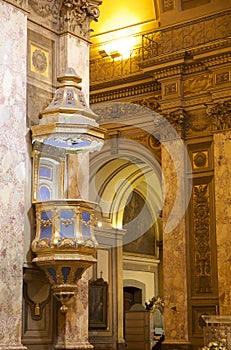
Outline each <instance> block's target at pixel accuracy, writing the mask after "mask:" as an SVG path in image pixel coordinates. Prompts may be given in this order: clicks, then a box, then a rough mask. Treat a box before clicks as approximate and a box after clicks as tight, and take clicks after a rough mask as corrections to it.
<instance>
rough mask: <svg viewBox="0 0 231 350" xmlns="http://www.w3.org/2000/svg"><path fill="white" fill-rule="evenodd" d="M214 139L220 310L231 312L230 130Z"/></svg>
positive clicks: (225, 312)
mask: <svg viewBox="0 0 231 350" xmlns="http://www.w3.org/2000/svg"><path fill="white" fill-rule="evenodd" d="M213 140H214V179H215V210H216V236H217V268H218V292H219V311H220V315H231V282H230V275H231V238H230V222H231V205H230V204H231V185H230V174H231V130H226V131H224V132H219V133H215V134H214V135H213Z"/></svg>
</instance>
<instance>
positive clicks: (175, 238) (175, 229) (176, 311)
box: [162, 139, 188, 344]
mask: <svg viewBox="0 0 231 350" xmlns="http://www.w3.org/2000/svg"><path fill="white" fill-rule="evenodd" d="M184 151H185V149H184V145H183V142H182V140H180V139H178V140H169V141H164V142H163V143H162V174H163V191H164V204H163V213H162V216H163V276H164V277H163V278H164V280H163V293H164V295H163V299H164V303H165V307H164V323H165V343H170V344H174V343H175V344H181V343H182V344H186V343H188V315H187V280H186V240H185V218H184V213H185V209H186V207H185V205H186V199H185V193H186V188H185V185H186V182H185V161H186V160H185V152H184Z"/></svg>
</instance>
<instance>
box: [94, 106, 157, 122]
mask: <svg viewBox="0 0 231 350" xmlns="http://www.w3.org/2000/svg"><path fill="white" fill-rule="evenodd" d="M92 109H93V111H94V112H95V113H96V115H97V116H96V121H97V122H99V123H100V122H104V121H109V120H114V121H115V120H116V119H117V120H120V122H121V121H122V120H129V119H131V118H134V117H136V116H139V118H141V116H145V115H146V116H150V113H152V111H150V110H149V109H148V108H146V107H144V106H139V105H136V104H133V103H126V102H124V103H120V102H113V103H110V104H109V103H108V104H102V105H100V106H97V107H95V108H94V106H93V107H92Z"/></svg>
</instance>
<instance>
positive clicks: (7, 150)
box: [0, 1, 27, 350]
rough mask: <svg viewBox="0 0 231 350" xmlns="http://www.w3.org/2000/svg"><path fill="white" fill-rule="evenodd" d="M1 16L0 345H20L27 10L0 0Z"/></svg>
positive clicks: (6, 349)
mask: <svg viewBox="0 0 231 350" xmlns="http://www.w3.org/2000/svg"><path fill="white" fill-rule="evenodd" d="M15 3H16V1H15ZM21 4H23V5H26V4H25V2H24V1H22V2H21ZM16 5H17V4H16ZM0 16H1V20H2V23H3V25H2V28H1V37H0V81H1V88H0V130H1V138H0V158H1V162H0V183H1V186H0V201H1V210H0V226H1V240H0V266H1V270H0V291H1V297H0V349H1V350H11V349H12V350H13V349H14V350H21V349H26V348H25V347H23V346H22V344H21V328H22V281H23V256H24V215H25V210H24V205H25V203H24V191H25V188H24V187H25V181H26V178H25V176H26V174H25V167H26V164H25V162H26V161H25V159H26V141H25V138H26V55H27V13H26V12H25V11H23V10H22V9H20V8H19V6H18V5H17V6H14V4H13V2H12V4H11V3H9V2H4V1H0Z"/></svg>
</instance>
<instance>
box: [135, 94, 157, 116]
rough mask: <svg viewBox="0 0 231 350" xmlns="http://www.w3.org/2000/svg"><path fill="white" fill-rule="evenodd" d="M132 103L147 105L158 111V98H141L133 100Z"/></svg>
mask: <svg viewBox="0 0 231 350" xmlns="http://www.w3.org/2000/svg"><path fill="white" fill-rule="evenodd" d="M133 103H135V104H138V105H140V106H144V107H147V108H149V109H151V110H152V111H156V112H158V111H160V103H159V101H158V99H157V98H155V97H149V98H143V99H140V100H136V101H133Z"/></svg>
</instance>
